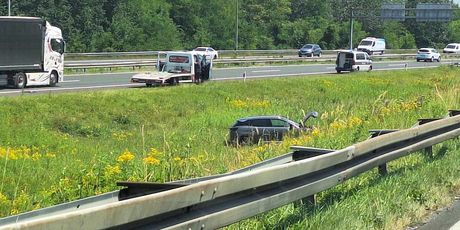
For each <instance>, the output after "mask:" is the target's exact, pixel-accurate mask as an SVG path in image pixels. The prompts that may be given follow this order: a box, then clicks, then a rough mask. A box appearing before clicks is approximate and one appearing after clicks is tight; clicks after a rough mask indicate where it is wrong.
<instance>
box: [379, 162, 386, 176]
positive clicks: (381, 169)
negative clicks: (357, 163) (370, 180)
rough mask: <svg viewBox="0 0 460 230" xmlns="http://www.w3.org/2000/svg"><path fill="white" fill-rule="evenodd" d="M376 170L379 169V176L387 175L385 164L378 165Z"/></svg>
mask: <svg viewBox="0 0 460 230" xmlns="http://www.w3.org/2000/svg"><path fill="white" fill-rule="evenodd" d="M378 169H379V174H380V175H381V176H385V175H387V174H388V168H387V164H386V163H385V164H382V165H379V167H378Z"/></svg>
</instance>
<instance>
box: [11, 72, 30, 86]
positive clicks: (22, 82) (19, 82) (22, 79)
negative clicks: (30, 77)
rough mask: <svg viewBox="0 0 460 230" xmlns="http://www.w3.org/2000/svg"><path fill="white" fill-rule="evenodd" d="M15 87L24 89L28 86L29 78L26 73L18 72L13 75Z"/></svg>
mask: <svg viewBox="0 0 460 230" xmlns="http://www.w3.org/2000/svg"><path fill="white" fill-rule="evenodd" d="M13 82H14V88H16V89H23V88H25V87H26V84H27V78H26V75H25V74H24V73H17V74H16V75H14V76H13Z"/></svg>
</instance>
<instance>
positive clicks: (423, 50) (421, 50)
mask: <svg viewBox="0 0 460 230" xmlns="http://www.w3.org/2000/svg"><path fill="white" fill-rule="evenodd" d="M418 52H420V53H429V52H430V50H427V49H419V50H418Z"/></svg>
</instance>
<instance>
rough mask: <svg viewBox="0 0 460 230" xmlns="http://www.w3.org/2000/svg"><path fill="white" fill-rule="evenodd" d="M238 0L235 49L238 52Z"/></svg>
mask: <svg viewBox="0 0 460 230" xmlns="http://www.w3.org/2000/svg"><path fill="white" fill-rule="evenodd" d="M238 8H239V7H238V0H236V35H235V51H236V52H238V32H239V31H238V30H239V28H238V27H239V21H238Z"/></svg>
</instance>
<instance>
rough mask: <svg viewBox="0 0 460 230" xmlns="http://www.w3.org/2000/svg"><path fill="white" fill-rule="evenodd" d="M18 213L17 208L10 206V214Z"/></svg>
mask: <svg viewBox="0 0 460 230" xmlns="http://www.w3.org/2000/svg"><path fill="white" fill-rule="evenodd" d="M17 214H19V210H18V209H17V208H12V209H11V211H10V215H17Z"/></svg>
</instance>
